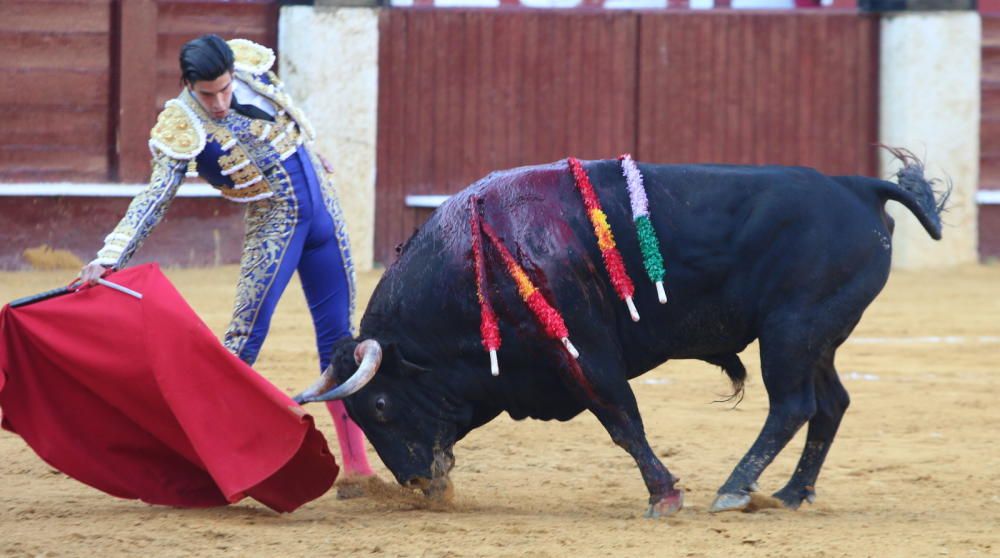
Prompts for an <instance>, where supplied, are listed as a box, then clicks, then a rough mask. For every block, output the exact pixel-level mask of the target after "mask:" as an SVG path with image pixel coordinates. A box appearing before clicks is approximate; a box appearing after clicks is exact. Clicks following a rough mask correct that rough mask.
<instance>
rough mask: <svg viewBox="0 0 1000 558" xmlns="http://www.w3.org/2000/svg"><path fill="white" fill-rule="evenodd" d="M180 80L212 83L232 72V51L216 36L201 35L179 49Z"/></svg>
mask: <svg viewBox="0 0 1000 558" xmlns="http://www.w3.org/2000/svg"><path fill="white" fill-rule="evenodd" d="M180 62H181V79H183V80H184V81H185V82H187V83H194V82H196V81H212V80H214V79H216V78H218V77H219V76H221V75H222V74H224V73H226V72H231V71H233V49H231V48H229V45H227V44H226V41H223V40H222V38H221V37H219V36H218V35H202V36H201V37H198V38H197V39H193V40H191V41H188V42H187V43H184V46H182V47H181V55H180Z"/></svg>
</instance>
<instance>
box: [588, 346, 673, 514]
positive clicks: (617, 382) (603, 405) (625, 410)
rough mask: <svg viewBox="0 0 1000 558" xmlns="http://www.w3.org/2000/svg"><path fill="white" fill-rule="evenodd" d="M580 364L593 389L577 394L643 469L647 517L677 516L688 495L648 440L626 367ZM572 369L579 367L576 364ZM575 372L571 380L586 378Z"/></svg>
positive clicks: (612, 436) (590, 363) (616, 441)
mask: <svg viewBox="0 0 1000 558" xmlns="http://www.w3.org/2000/svg"><path fill="white" fill-rule="evenodd" d="M580 364H582V365H583V366H585V367H586V368H587V370H588V371H592V372H593V373H590V374H587V375H586V377H587V378H588V381H589V387H590V389H579V388H581V386H576V387H577V388H578V389H577V391H578V392H579V393H582V394H584V395H583V396H584V397H585V398H586V399H587V407H588V409H590V411H591V412H592V413H594V415H595V416H596V417H597V419H598V420H599V421H601V424H602V425H604V428H605V429H606V430H607V431H608V434H610V435H611V440H612V441H614V443H615V444H617V445H618V446H619V447H621V448H622V449H624V450H625V451H627V452H628V453H629V455H631V456H632V458H633V459H635V462H636V464H637V465H638V466H639V472H640V474H642V480H643V482H645V483H646V489H647V490H649V508H648V509H647V510H646V517H649V518H659V517H666V516H668V515H671V514H674V513H676V512H677V511H678V510H680V509H681V507H682V506H683V505H684V493H683V492H682V491H681V490H679V489H677V488H676V487H675V486H674V484H675V483H676V482H677V480H678V479H677V478H676V477H674V476H673V475H672V474H671V473H670V471H668V470H667V468H666V467H665V466H664V465H663V463H662V462H661V461H660V460H659V458H657V457H656V454H655V453H653V449H652V448H651V447H650V446H649V441H647V440H646V431H645V429H644V428H643V424H642V417H641V416H640V415H639V406H638V404H637V403H636V400H635V394H634V393H633V392H632V388H631V387H630V386H629V384H628V380H627V377H626V375H625V369H624V365H622V364H608V363H604V365H603V366H601V365H600V364H598V363H595V362H594V361H592V360H589V359H588V358H587V356H586V355H584V356H582V357H581V358H580ZM568 366H570V367H576V366H579V364H578V363H577V361H572V362H569V363H568ZM574 372H577V374H571V376H573V377H577V378H579V377H582V376H583V375H582V373H581V370H580V369H577V370H575V371H574Z"/></svg>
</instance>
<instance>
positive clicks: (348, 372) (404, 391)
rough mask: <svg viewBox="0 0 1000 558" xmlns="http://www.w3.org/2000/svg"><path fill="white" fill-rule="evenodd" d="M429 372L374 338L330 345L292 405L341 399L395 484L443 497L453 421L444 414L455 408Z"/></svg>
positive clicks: (446, 488) (447, 484)
mask: <svg viewBox="0 0 1000 558" xmlns="http://www.w3.org/2000/svg"><path fill="white" fill-rule="evenodd" d="M429 372H430V371H429V370H428V369H426V368H422V367H420V366H417V365H415V364H413V363H411V362H408V361H407V360H406V359H405V358H403V356H402V355H401V353H400V352H399V350H398V348H397V347H396V345H394V344H393V345H389V346H388V347H387V349H386V350H385V351H384V352H383V349H382V347H381V345H379V343H378V341H375V340H373V339H369V340H365V341H362V342H360V343H359V342H357V341H355V340H352V339H345V340H343V341H340V342H338V343H337V344H336V345H335V346H334V349H333V359H332V360H331V364H330V366H329V367H328V368H327V369H326V370H325V371H324V372H323V375H322V376H321V377H320V379H319V380H318V381H317V382H316V383H315V384H313V385H312V386H310V387H309V388H308V389H307V390H305V391H304V392H302V393H301V394H299V395H297V396H296V397H295V401H297V402H298V403H300V404H301V403H311V402H317V401H333V400H337V399H341V400H343V401H344V405H345V406H346V407H347V411H348V413H349V414H350V415H351V418H352V419H354V421H355V422H356V423H358V425H359V426H360V427H361V429H362V430H363V431H364V433H365V435H366V436H367V437H368V440H369V441H370V442H371V444H372V446H374V447H375V451H376V452H378V455H379V457H380V458H381V459H382V462H383V463H385V465H386V466H387V467H388V468H389V470H391V471H392V474H393V475H394V476H395V477H396V481H397V482H399V483H400V484H402V485H403V486H408V487H411V488H419V489H421V490H423V491H424V493H425V494H428V495H432V496H435V495H443V494H446V493H448V492H449V489H450V482H449V480H448V472H449V471H450V470H451V468H452V466H453V465H454V463H455V459H454V457H453V454H452V446H453V445H454V443H455V440H456V422H455V420H454V417H453V416H449V415H450V414H451V413H449V409H454V406H453V405H451V404H449V403H448V397H447V394H446V393H445V392H444V390H443V389H442V388H441V386H439V385H435V383H434V381H433V378H432V376H433V374H430V373H429Z"/></svg>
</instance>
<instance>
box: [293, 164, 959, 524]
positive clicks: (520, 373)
mask: <svg viewBox="0 0 1000 558" xmlns="http://www.w3.org/2000/svg"><path fill="white" fill-rule="evenodd" d="M897 155H899V156H901V158H902V159H903V162H904V163H905V166H904V167H903V169H902V170H901V171H900V172H899V174H898V181H899V184H895V183H891V182H886V181H882V180H876V179H872V178H865V177H853V176H852V177H843V176H826V175H823V174H820V173H818V172H816V171H814V170H811V169H806V168H791V167H740V166H709V165H639V168H640V170H641V171H642V174H643V176H644V179H645V184H646V190H647V193H648V197H649V207H650V214H651V219H652V222H653V224H654V227H655V229H656V231H658V235H659V237H660V239H661V242H662V246H661V251H662V254H663V258H664V261H665V266H666V269H667V275H666V280H665V283H666V287H667V293H668V296H669V302H668V303H667V304H660V303H659V302H658V300H657V294H656V291H655V288H654V286H653V284H652V283H651V282H650V281H649V280H648V279H647V278H646V277H645V273H644V272H643V268H642V263H641V262H642V260H641V253H640V251H639V248H638V243H637V239H636V233H635V228H634V225H633V222H632V216H631V210H630V205H629V197H628V192H627V190H626V188H625V181H624V178H623V176H622V171H621V167H620V166H619V163H618V162H617V161H593V162H586V163H585V164H584V168H585V169H586V171H587V173H588V175H589V176H590V179H591V181H592V182H593V184H594V188H595V189H596V191H597V194H598V196H599V198H600V200H601V203H602V204H603V206H604V210H605V212H606V213H607V215H608V221H609V222H610V224H611V228H612V230H613V231H614V232H615V235H616V240H617V244H618V248H619V250H620V251H621V254H622V257H623V259H624V261H625V265H626V267H627V269H628V271H629V273H630V275H631V276H632V278H633V280H634V282H635V288H636V293H635V303H636V306H637V307H638V310H639V313H640V314H641V320H640V321H638V322H633V321H632V319H631V318H630V316H629V313H628V311H627V309H626V306H625V304H623V303H622V301H621V300H620V299H619V298H618V297H617V295H616V293H615V291H614V289H613V287H612V284H611V283H610V280H609V279H608V275H607V273H606V272H605V270H604V267H603V263H602V259H601V253H600V251H599V248H598V246H597V242H596V238H595V236H594V232H593V229H592V227H591V224H590V222H589V221H588V218H587V216H586V213H585V211H584V207H583V204H582V201H581V196H580V194H579V192H578V191H577V189H576V187H575V186H574V182H573V178H572V176H571V174H570V171H569V169H568V167H567V164H566V162H565V161H560V162H556V163H553V164H549V165H543V166H535V167H524V168H519V169H514V170H509V171H504V172H498V173H493V174H491V175H489V176H488V177H486V178H484V179H482V180H480V181H479V182H477V183H475V184H473V185H472V186H470V187H469V188H466V189H465V190H464V191H462V192H460V193H458V194H456V195H455V196H453V197H452V198H451V199H449V200H448V201H447V202H446V203H445V204H444V205H442V206H441V207H440V208H439V209H438V210H437V211H436V212H435V213H434V214H433V215H432V216H431V218H430V220H429V221H428V222H427V223H426V224H425V225H424V226H423V227H421V228H420V230H419V231H417V232H416V233H415V234H414V235H413V237H412V238H411V239H410V240H409V241H408V242H407V243H406V244H405V246H403V248H402V250H401V253H400V254H399V258H398V260H397V261H396V262H395V263H394V264H393V265H392V266H391V267H390V268H389V269H388V270H387V271H386V273H385V275H384V276H383V277H382V279H381V281H380V282H379V284H378V286H377V288H376V289H375V292H374V294H373V295H372V298H371V301H370V303H369V305H368V309H367V311H366V312H365V314H364V317H363V319H362V321H361V331H360V335H359V337H358V339H346V340H343V341H341V342H339V343H338V344H337V345H336V346H335V347H334V360H333V365H332V366H331V368H330V369H329V370H328V372H327V373H326V374H324V378H322V379H321V380H320V381H319V382H317V384H316V385H315V386H313V388H310V390H307V391H306V392H305V393H303V394H302V395H300V396H299V397H298V400H299V401H319V400H325V399H329V398H345V397H346V398H345V403H346V406H347V410H348V412H349V413H350V415H351V417H352V418H353V419H354V420H355V421H356V422H357V423H358V424H359V425H360V426H361V428H362V430H364V432H365V434H366V435H367V436H368V439H369V440H370V441H371V443H372V445H373V446H374V447H375V450H376V451H377V452H378V454H379V456H380V457H381V458H382V460H383V462H384V463H385V464H386V466H387V467H388V468H389V469H390V470H391V471H392V473H393V475H395V477H396V480H397V481H398V482H400V483H401V484H404V485H407V486H413V487H420V488H423V489H424V490H425V491H426V492H428V493H433V492H436V491H439V490H442V489H443V487H446V486H448V480H447V475H448V471H449V470H450V469H451V467H452V465H453V464H454V458H453V457H452V455H453V454H452V446H453V445H454V443H455V442H456V441H458V440H460V439H462V437H464V436H465V435H466V434H468V433H469V432H470V431H471V430H472V429H474V428H477V427H479V426H481V425H483V424H485V423H487V422H489V421H490V420H492V419H493V418H494V417H496V416H497V415H499V414H500V413H502V412H507V413H508V414H510V416H511V417H513V418H515V419H523V418H525V417H532V418H536V419H542V420H551V419H556V420H568V419H571V418H573V417H574V416H576V415H577V414H579V413H580V412H581V411H583V410H584V409H589V410H590V411H591V412H592V413H594V415H596V416H597V418H598V419H599V420H600V422H601V424H603V425H604V427H605V428H606V429H607V431H608V433H609V434H610V435H611V439H612V440H613V441H614V442H615V443H616V444H618V445H619V446H621V447H622V448H624V449H625V450H626V451H627V452H628V453H629V454H630V455H631V456H632V457H633V458H634V459H635V461H636V463H637V464H638V466H639V470H640V472H641V474H642V477H643V480H644V481H645V483H646V487H647V488H648V489H649V494H650V497H649V503H650V507H649V511H648V515H651V516H654V517H655V516H659V515H666V514H669V513H672V512H674V511H676V510H677V509H679V508H680V507H681V505H682V493H681V491H680V490H678V489H677V488H675V486H674V485H675V482H676V480H677V479H676V478H675V477H674V476H673V475H671V473H670V472H669V471H668V470H667V468H666V467H665V466H664V465H663V464H662V463H661V462H660V460H659V459H658V458H657V457H656V454H655V453H654V452H653V450H652V449H651V448H650V446H649V443H648V442H647V440H646V436H645V433H644V430H643V424H642V418H641V417H640V415H639V409H638V407H637V405H636V400H635V396H634V395H633V393H632V390H631V388H630V387H629V384H628V380H629V379H630V378H634V377H636V376H639V375H640V374H643V373H644V372H647V371H649V370H651V369H653V368H654V367H656V366H658V365H660V364H662V363H664V362H665V361H667V360H670V359H699V360H704V361H707V362H710V363H713V364H716V365H718V366H720V367H722V369H723V370H724V371H725V372H726V374H728V375H729V377H730V378H731V379H732V381H733V384H734V387H735V388H736V390H737V391H740V390H741V389H742V383H743V379H744V378H745V376H746V371H745V369H744V367H743V365H742V364H741V363H740V360H739V358H738V357H737V353H739V352H740V351H742V350H743V349H744V348H745V347H746V346H747V345H748V344H749V343H751V342H752V341H754V340H759V341H760V357H761V370H762V376H763V382H764V386H765V387H766V389H767V393H768V397H769V400H770V410H769V412H768V415H767V419H766V421H765V423H764V427H763V429H762V430H761V432H760V434H759V436H758V437H757V440H756V441H755V442H754V444H753V446H752V447H751V448H750V450H749V451H748V452H747V453H746V455H745V456H744V457H743V459H742V460H741V461H740V462H739V464H738V465H737V466H736V468H735V469H734V470H733V472H732V474H731V475H730V476H729V478H728V480H726V482H725V483H724V484H723V485H722V487H721V488H720V489H719V491H718V496H717V498H716V500H715V502H714V503H713V505H712V510H713V511H722V510H729V509H742V508H745V507H746V506H747V504H748V503H749V501H750V492H752V491H754V490H755V489H756V488H757V484H756V481H757V478H758V477H759V476H760V474H761V473H762V472H763V470H764V468H765V467H767V466H768V465H769V464H770V463H771V461H772V460H773V459H774V458H775V456H776V455H777V454H778V452H780V451H781V450H782V448H784V446H785V445H786V444H787V443H788V441H789V440H790V439H791V438H792V437H793V435H794V434H795V433H796V431H798V429H799V428H800V427H801V426H802V425H803V424H806V423H808V424H809V428H808V434H807V441H806V444H805V449H804V450H803V453H802V457H801V460H800V462H799V464H798V466H797V467H796V469H795V473H794V474H793V475H792V477H791V479H790V480H789V481H788V484H786V485H785V487H784V488H782V489H781V490H779V491H778V492H777V493H775V496H776V497H777V498H779V499H780V500H781V501H782V502H783V503H784V504H785V505H787V506H788V507H790V508H797V507H798V506H799V505H800V504H801V503H802V501H803V500H809V501H812V500H813V499H814V498H815V490H814V486H815V484H816V479H817V477H818V475H819V472H820V467H821V466H822V464H823V460H824V458H825V457H826V455H827V452H828V451H829V449H830V445H831V443H832V442H833V439H834V436H835V434H836V432H837V427H838V426H839V424H840V420H841V417H842V416H843V414H844V411H845V410H846V409H847V406H848V403H849V398H848V395H847V392H846V391H845V389H844V387H843V385H841V383H840V380H839V378H838V375H837V371H836V369H835V367H834V357H835V353H836V351H837V348H838V347H839V346H840V345H841V344H842V343H843V342H844V340H846V339H847V337H848V335H850V333H851V331H852V330H853V329H854V327H855V325H857V323H858V321H859V320H860V319H861V315H862V313H863V312H864V310H865V308H866V307H867V306H868V305H869V304H870V303H871V302H872V300H874V298H875V296H876V295H878V293H879V291H881V289H882V287H883V286H884V285H885V282H886V280H887V278H888V275H889V264H890V258H891V242H890V239H891V235H892V230H893V222H892V219H891V218H890V217H889V216H888V215H887V214H886V213H885V210H884V205H885V202H886V200H890V199H891V200H896V201H898V202H901V203H902V204H903V205H905V206H906V207H907V208H909V210H910V211H911V212H913V214H914V215H916V217H917V218H918V219H919V221H920V222H921V224H922V225H923V226H924V228H925V229H926V230H927V232H928V233H929V234H930V235H931V236H932V237H934V238H935V239H939V238H940V236H941V224H940V218H939V213H940V210H941V207H942V206H943V200H942V201H940V202H939V201H936V200H935V193H934V192H933V191H932V189H931V185H930V184H929V183H928V182H927V180H925V179H924V176H923V167H922V165H921V164H920V163H919V161H917V160H916V159H914V158H912V157H910V156H908V155H907V154H905V153H901V152H900V153H897ZM473 196H475V198H477V199H478V200H479V205H480V209H481V215H482V219H483V221H484V222H486V223H488V224H490V225H491V226H492V227H493V229H494V230H495V231H496V232H497V234H498V235H499V236H500V237H502V240H503V243H504V245H506V246H507V248H508V249H509V250H510V251H511V252H512V253H513V254H514V256H515V258H517V260H518V261H519V263H520V264H521V265H522V266H523V267H524V268H525V270H526V271H527V273H528V275H529V276H530V277H531V279H532V280H533V282H534V283H535V284H536V285H537V286H538V287H539V289H540V290H541V291H542V292H543V294H544V296H545V297H546V298H547V299H548V300H549V301H550V302H551V303H552V305H553V306H554V307H555V308H557V309H559V310H560V311H561V312H562V314H563V316H564V318H565V322H566V325H567V327H568V329H569V333H570V338H571V340H572V342H573V344H575V345H576V347H577V348H578V349H579V353H580V357H579V360H578V361H576V360H574V359H573V358H572V357H571V356H570V355H569V353H568V352H567V351H566V350H565V349H564V348H563V346H562V345H561V344H560V343H559V342H558V341H556V340H553V339H551V338H548V337H546V336H545V335H544V332H543V331H542V329H541V327H540V325H539V323H538V322H537V321H536V319H535V318H534V316H533V314H531V313H530V311H529V310H528V308H527V307H526V306H525V304H524V302H522V300H521V298H520V297H519V295H518V292H517V289H516V286H515V284H514V282H513V281H512V280H511V279H510V277H509V276H508V275H507V274H506V273H505V271H504V267H503V263H502V261H501V259H500V255H499V253H498V251H497V250H496V249H495V248H494V247H492V246H491V245H490V244H489V243H488V242H486V243H484V245H483V246H484V248H483V254H484V258H485V264H486V267H487V268H488V270H489V271H488V274H487V276H488V279H489V281H488V285H489V288H488V289H487V292H486V295H487V296H488V297H489V299H490V300H491V302H492V304H493V307H494V308H495V309H496V312H497V314H498V316H499V321H500V325H501V334H502V339H503V345H502V347H501V349H500V351H499V361H500V369H501V373H500V375H499V376H498V377H493V376H491V374H490V371H489V360H488V357H487V354H486V352H485V351H484V349H483V345H482V344H481V338H480V329H479V328H480V307H479V304H478V302H477V298H476V287H475V275H474V267H473V263H472V262H473V258H472V242H471V228H470V221H469V219H470V198H471V197H473ZM363 340H374V341H376V342H377V343H370V342H368V343H361V342H362V341H363ZM359 343H361V344H360V345H359ZM355 353H357V358H356V357H355ZM364 355H367V357H366V359H365V362H364V364H363V365H362V366H361V367H360V369H359V366H358V363H359V362H361V360H362V359H361V357H362V356H364ZM379 361H381V365H380V366H379ZM577 366H578V368H576V367H577ZM356 369H358V372H357V373H355V371H356ZM361 369H364V370H361ZM376 370H377V374H376V373H375V371H376ZM581 372H582V374H583V376H584V377H585V379H586V381H585V382H581V381H580V380H579V377H578V374H580V373H581ZM574 378H577V379H574ZM365 382H367V384H365ZM337 384H340V385H339V387H337V388H336V389H334V390H333V391H327V390H328V389H329V388H331V387H332V386H334V385H337ZM588 384H589V385H588ZM352 393H353V394H352Z"/></svg>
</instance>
